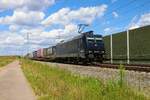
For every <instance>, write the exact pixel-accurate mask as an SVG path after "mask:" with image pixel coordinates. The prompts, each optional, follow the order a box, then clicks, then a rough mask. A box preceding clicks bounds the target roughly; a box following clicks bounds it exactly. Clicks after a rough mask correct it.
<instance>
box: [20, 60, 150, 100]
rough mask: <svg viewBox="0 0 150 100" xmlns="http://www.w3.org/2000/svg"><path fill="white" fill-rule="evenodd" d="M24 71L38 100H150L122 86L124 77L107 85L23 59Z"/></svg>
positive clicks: (93, 79)
mask: <svg viewBox="0 0 150 100" xmlns="http://www.w3.org/2000/svg"><path fill="white" fill-rule="evenodd" d="M22 69H23V72H24V74H25V76H26V77H27V79H28V81H29V82H30V84H31V86H32V88H33V90H34V92H35V94H36V96H37V97H38V100H148V99H147V98H146V97H145V96H144V95H143V94H141V93H139V92H136V91H133V90H132V89H131V88H128V87H127V86H126V85H125V84H123V83H122V82H123V81H122V78H121V79H120V80H119V81H115V82H114V81H108V82H106V83H105V84H104V83H103V82H102V81H100V80H98V79H95V78H91V77H83V76H80V75H76V74H72V73H71V72H69V71H66V70H63V69H59V68H56V67H55V68H54V67H50V66H48V65H45V64H41V63H38V62H34V61H31V60H22Z"/></svg>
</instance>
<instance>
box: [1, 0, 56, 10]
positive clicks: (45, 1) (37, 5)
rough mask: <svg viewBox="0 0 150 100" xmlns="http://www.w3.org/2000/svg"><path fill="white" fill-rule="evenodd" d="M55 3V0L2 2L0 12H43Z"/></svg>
mask: <svg viewBox="0 0 150 100" xmlns="http://www.w3.org/2000/svg"><path fill="white" fill-rule="evenodd" d="M54 3H55V0H0V11H4V10H8V9H18V8H19V9H24V10H32V11H35V10H36V11H37V10H43V9H45V8H46V7H48V6H50V5H52V4H54Z"/></svg>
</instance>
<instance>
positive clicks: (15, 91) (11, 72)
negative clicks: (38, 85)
mask: <svg viewBox="0 0 150 100" xmlns="http://www.w3.org/2000/svg"><path fill="white" fill-rule="evenodd" d="M0 100H36V97H35V95H34V93H33V91H32V89H31V87H30V85H29V83H28V82H27V80H26V78H25V76H24V75H23V72H22V70H21V68H20V65H19V62H18V61H14V62H12V63H10V64H8V65H7V66H5V67H4V68H3V69H2V70H0Z"/></svg>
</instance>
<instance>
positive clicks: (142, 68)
mask: <svg viewBox="0 0 150 100" xmlns="http://www.w3.org/2000/svg"><path fill="white" fill-rule="evenodd" d="M34 60H35V59H34ZM36 60H37V59H36ZM38 61H45V62H49V61H46V60H39V59H38ZM60 64H61V63H60ZM63 64H72V65H84V64H82V63H81V64H79V63H78V64H76V63H66V62H64V63H63ZM123 65H124V68H125V70H133V71H139V72H150V65H148V64H123ZM84 66H90V67H101V68H113V69H119V66H120V64H110V63H103V64H100V63H95V62H94V63H92V64H91V63H90V64H88V65H84Z"/></svg>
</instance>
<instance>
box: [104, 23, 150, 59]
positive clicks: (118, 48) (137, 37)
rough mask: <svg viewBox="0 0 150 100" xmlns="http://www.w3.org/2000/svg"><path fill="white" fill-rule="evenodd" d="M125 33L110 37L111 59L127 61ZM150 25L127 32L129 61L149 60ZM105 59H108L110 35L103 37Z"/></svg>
mask: <svg viewBox="0 0 150 100" xmlns="http://www.w3.org/2000/svg"><path fill="white" fill-rule="evenodd" d="M126 33H127V32H126V31H124V32H120V33H116V34H113V35H112V44H113V59H122V60H126V59H127V34H126ZM149 33H150V25H149V26H145V27H141V28H137V29H134V30H130V31H129V44H130V47H129V51H130V59H131V60H144V61H145V60H150V52H149V51H150V42H149V39H150V34H149ZM104 43H105V49H106V57H107V59H110V35H108V36H105V37H104Z"/></svg>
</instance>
